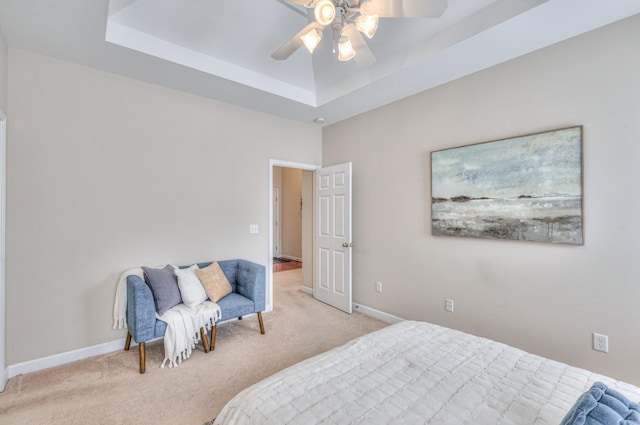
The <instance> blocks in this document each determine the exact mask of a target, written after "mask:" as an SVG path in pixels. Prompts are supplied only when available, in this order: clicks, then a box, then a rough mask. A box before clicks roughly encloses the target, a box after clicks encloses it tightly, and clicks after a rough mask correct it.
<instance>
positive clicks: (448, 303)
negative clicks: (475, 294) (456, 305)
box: [444, 300, 453, 313]
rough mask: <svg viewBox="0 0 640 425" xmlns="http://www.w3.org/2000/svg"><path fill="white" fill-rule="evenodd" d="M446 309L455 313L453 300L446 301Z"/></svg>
mask: <svg viewBox="0 0 640 425" xmlns="http://www.w3.org/2000/svg"><path fill="white" fill-rule="evenodd" d="M444 309H445V310H447V311H450V312H452V313H453V300H445V301H444Z"/></svg>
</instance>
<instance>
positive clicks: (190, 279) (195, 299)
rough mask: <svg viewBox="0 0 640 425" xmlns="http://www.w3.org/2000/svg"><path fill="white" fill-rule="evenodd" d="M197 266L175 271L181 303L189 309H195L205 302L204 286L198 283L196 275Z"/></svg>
mask: <svg viewBox="0 0 640 425" xmlns="http://www.w3.org/2000/svg"><path fill="white" fill-rule="evenodd" d="M197 269H198V265H197V264H194V265H193V266H191V267H189V268H188V269H176V270H175V274H176V277H177V278H178V288H180V295H182V302H183V303H184V304H185V305H186V306H189V307H191V308H196V306H197V305H199V304H202V302H203V301H206V300H207V293H206V292H205V290H204V286H202V283H200V279H198V276H197V275H196V270H197Z"/></svg>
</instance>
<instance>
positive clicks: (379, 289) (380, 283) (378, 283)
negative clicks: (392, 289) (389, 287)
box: [376, 282, 382, 292]
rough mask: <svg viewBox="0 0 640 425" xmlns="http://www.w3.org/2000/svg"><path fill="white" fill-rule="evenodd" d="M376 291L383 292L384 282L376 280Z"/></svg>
mask: <svg viewBox="0 0 640 425" xmlns="http://www.w3.org/2000/svg"><path fill="white" fill-rule="evenodd" d="M376 292H382V282H376Z"/></svg>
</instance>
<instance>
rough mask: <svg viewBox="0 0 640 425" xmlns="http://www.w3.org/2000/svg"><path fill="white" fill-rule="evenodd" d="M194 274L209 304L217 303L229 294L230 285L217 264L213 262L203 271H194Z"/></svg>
mask: <svg viewBox="0 0 640 425" xmlns="http://www.w3.org/2000/svg"><path fill="white" fill-rule="evenodd" d="M196 274H197V275H198V279H200V282H202V286H204V290H205V292H206V293H207V295H208V296H209V299H210V300H211V302H214V303H217V302H218V300H219V299H220V298H222V297H224V296H225V295H227V294H230V293H231V284H230V283H229V280H228V279H227V277H226V276H225V275H224V272H223V271H222V269H221V268H220V264H218V262H213V263H211V265H209V266H207V267H205V268H203V269H198V270H196Z"/></svg>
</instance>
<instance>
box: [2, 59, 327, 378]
mask: <svg viewBox="0 0 640 425" xmlns="http://www.w3.org/2000/svg"><path fill="white" fill-rule="evenodd" d="M9 98H10V104H9V115H10V117H11V125H10V126H9V135H8V143H9V146H8V178H7V182H8V188H7V364H9V365H11V364H16V363H19V362H23V361H27V360H31V359H36V358H41V357H44V356H47V355H52V354H56V353H62V352H66V351H69V350H74V349H79V348H84V347H87V346H91V345H95V344H99V343H104V342H108V341H113V340H116V339H118V338H123V337H124V335H125V334H124V332H123V331H113V330H111V325H112V307H113V298H114V293H115V287H116V282H117V280H118V277H119V275H120V273H121V272H122V271H124V270H126V269H129V268H132V267H138V266H140V265H152V266H155V265H161V264H166V263H169V262H171V263H177V264H186V263H191V262H195V261H205V260H211V259H228V258H238V257H241V258H247V259H249V260H253V261H257V262H261V263H263V264H267V262H268V252H269V251H268V248H269V247H268V244H269V242H268V231H267V229H268V225H269V223H268V220H269V211H268V205H269V197H270V196H271V194H270V193H269V189H268V176H269V159H270V158H279V159H281V160H285V161H292V162H300V163H308V164H319V163H320V162H321V131H320V129H318V128H317V127H316V126H313V125H307V124H301V123H297V122H294V121H290V120H286V119H281V118H277V117H274V116H270V115H267V114H263V113H258V112H253V111H250V110H245V109H241V108H237V107H233V106H229V105H226V104H222V103H219V102H215V101H211V100H208V99H205V98H200V97H196V96H192V95H187V94H184V93H180V92H177V91H172V90H169V89H165V88H162V87H158V86H154V85H150V84H146V83H142V82H139V81H135V80H130V79H127V78H123V77H119V76H115V75H112V74H108V73H105V72H101V71H96V70H93V69H89V68H85V67H82V66H78V65H75V64H71V63H68V62H63V61H59V60H54V59H50V58H46V57H44V56H40V55H36V54H32V53H27V52H24V51H19V50H14V49H9ZM247 123H250V124H251V125H247ZM252 223H256V224H259V226H260V233H259V234H257V235H253V234H249V225H250V224H252Z"/></svg>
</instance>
